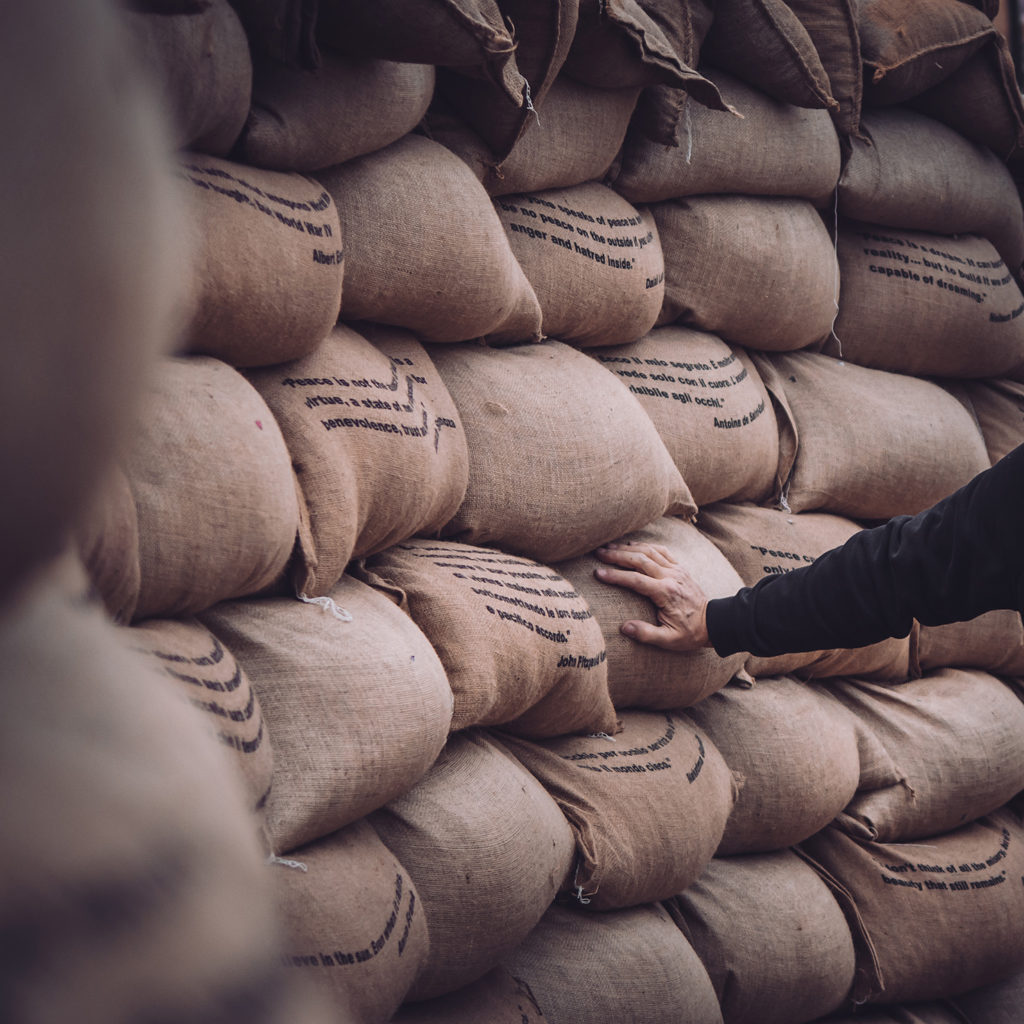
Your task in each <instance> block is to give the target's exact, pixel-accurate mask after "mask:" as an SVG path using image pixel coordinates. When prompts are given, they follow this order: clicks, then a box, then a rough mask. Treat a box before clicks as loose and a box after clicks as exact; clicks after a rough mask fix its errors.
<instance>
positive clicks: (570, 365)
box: [428, 341, 696, 563]
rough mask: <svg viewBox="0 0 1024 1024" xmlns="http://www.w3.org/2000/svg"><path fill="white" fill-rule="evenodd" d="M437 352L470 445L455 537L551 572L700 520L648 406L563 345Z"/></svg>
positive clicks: (451, 530)
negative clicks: (643, 533) (617, 543)
mask: <svg viewBox="0 0 1024 1024" xmlns="http://www.w3.org/2000/svg"><path fill="white" fill-rule="evenodd" d="M428 351H429V353H430V356H431V358H432V359H433V360H434V364H435V365H436V366H437V369H438V371H439V372H440V374H441V378H442V380H443V381H444V383H445V384H446V385H447V387H448V390H449V392H450V393H451V396H452V398H453V399H454V401H455V405H456V407H457V408H458V410H459V415H460V416H461V418H462V424H463V426H464V427H465V430H466V440H467V443H468V445H469V486H468V488H467V490H466V498H465V501H464V502H463V503H462V506H461V507H460V508H459V510H458V512H457V513H456V514H455V516H454V517H453V518H452V519H451V520H450V521H449V522H448V523H447V524H446V525H445V526H444V528H443V530H442V532H443V534H444V535H445V536H448V537H450V538H452V539H454V540H459V541H464V542H466V543H470V544H474V543H475V544H494V545H497V546H498V547H501V548H503V549H504V550H507V551H511V552H514V553H516V554H521V555H525V556H526V557H527V558H535V559H536V560H537V561H539V562H544V563H552V562H556V561H560V560H562V559H566V558H574V557H576V556H578V555H581V554H583V553H584V552H586V551H591V550H593V549H594V548H595V547H597V546H598V545H600V544H605V543H607V542H608V541H610V540H614V539H615V538H616V537H619V536H621V535H622V534H623V533H626V532H628V531H629V530H634V529H638V528H640V527H641V526H644V525H645V524H647V523H649V522H651V521H652V520H654V519H656V518H658V516H661V515H681V516H692V515H693V513H694V512H695V511H696V506H695V505H694V504H693V498H692V496H691V494H690V492H689V489H688V488H687V486H686V484H685V482H684V481H683V478H682V477H681V476H680V475H679V470H678V469H676V466H675V463H674V462H673V461H672V456H671V455H669V453H668V450H667V449H666V448H665V444H664V442H663V441H662V440H661V438H660V437H659V436H658V432H657V430H656V429H655V427H654V424H653V423H652V422H651V420H650V418H649V417H648V415H647V414H646V413H645V412H644V410H643V407H642V406H641V405H640V403H639V402H638V401H637V400H636V398H635V396H633V395H631V394H630V393H629V390H628V389H627V387H626V385H625V384H623V383H622V381H621V380H619V379H618V378H617V377H616V376H615V375H614V374H613V373H611V372H610V371H608V370H606V369H604V368H603V367H601V366H599V365H598V364H597V363H596V362H595V361H594V360H593V359H591V358H590V357H589V356H586V355H584V354H583V353H582V352H579V351H577V350H576V349H574V348H571V347H570V346H568V345H564V344H562V343H561V342H557V341H547V342H544V343H542V344H539V345H520V346H516V347H513V348H507V349H503V350H500V351H498V350H490V349H485V348H482V347H480V346H478V345H459V346H430V347H428Z"/></svg>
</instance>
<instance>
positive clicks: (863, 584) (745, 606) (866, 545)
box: [707, 445, 1024, 657]
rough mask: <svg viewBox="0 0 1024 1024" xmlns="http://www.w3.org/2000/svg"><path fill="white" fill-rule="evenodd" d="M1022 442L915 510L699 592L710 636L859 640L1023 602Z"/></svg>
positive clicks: (788, 643)
mask: <svg viewBox="0 0 1024 1024" xmlns="http://www.w3.org/2000/svg"><path fill="white" fill-rule="evenodd" d="M1022 511H1024V445H1022V446H1021V447H1019V448H1016V449H1014V451H1012V452H1011V453H1010V454H1009V455H1007V456H1006V457H1005V458H1003V459H1001V460H1000V461H999V462H998V463H996V465H995V466H993V467H992V468H991V469H989V470H986V471H985V472H983V473H980V474H979V475H978V476H976V477H975V478H974V479H973V480H972V481H971V482H970V483H968V484H966V485H965V486H964V487H962V488H961V489H960V490H958V491H956V492H955V493H954V494H952V495H950V496H949V497H948V498H945V499H943V500H942V501H940V502H939V503H938V504H937V505H934V506H933V507H932V508H930V509H927V510H926V511H924V512H921V513H920V514H918V515H916V516H899V517H897V518H895V519H892V520H890V521H889V522H888V523H886V524H885V525H883V526H878V527H876V528H874V529H871V530H862V531H861V532H860V533H858V534H855V535H854V536H853V537H851V538H850V539H849V540H848V541H847V542H846V543H845V544H843V545H842V546H841V547H838V548H834V549H833V550H832V551H827V552H826V553H825V554H824V555H822V556H821V557H820V558H819V559H817V560H816V561H815V562H814V563H812V564H811V565H808V566H805V567H804V568H801V569H795V570H793V571H792V572H789V573H786V574H785V575H783V576H768V577H765V578H764V579H762V580H760V581H759V582H758V583H757V584H756V585H755V586H753V587H747V588H744V589H743V590H741V591H740V592H739V593H738V594H736V596H735V597H730V598H721V599H718V600H712V601H709V602H708V609H707V624H708V633H709V636H710V638H711V643H712V646H713V647H714V648H715V650H716V651H717V652H718V653H719V654H721V655H726V654H732V653H735V652H736V651H749V652H750V653H751V654H755V655H758V656H759V657H767V656H770V655H775V654H785V653H791V652H796V651H814V650H828V649H831V648H836V647H839V648H846V647H863V646H865V645H866V644H870V643H875V642H876V641H878V640H882V639H884V638H886V637H891V636H906V635H907V634H908V633H909V632H910V629H911V627H912V626H913V623H914V619H917V620H919V621H920V622H922V623H925V624H926V625H932V626H934V625H940V624H942V623H946V622H956V621H963V620H966V619H972V618H974V617H975V616H976V615H980V614H981V613H982V612H986V611H990V610H992V609H993V608H1013V609H1017V610H1018V611H1019V610H1020V609H1021V608H1022V605H1024V601H1022V598H1024V593H1022V583H1024V529H1022V523H1021V513H1022Z"/></svg>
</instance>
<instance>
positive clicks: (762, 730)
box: [687, 677, 860, 857]
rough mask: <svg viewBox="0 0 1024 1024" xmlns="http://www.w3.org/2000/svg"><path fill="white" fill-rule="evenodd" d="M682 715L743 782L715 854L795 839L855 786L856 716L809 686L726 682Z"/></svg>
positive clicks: (820, 824)
mask: <svg viewBox="0 0 1024 1024" xmlns="http://www.w3.org/2000/svg"><path fill="white" fill-rule="evenodd" d="M687 714H688V715H689V717H690V718H692V719H693V721H694V722H696V724H697V727H698V728H699V729H700V730H701V731H702V732H703V733H704V734H705V735H706V736H708V738H709V739H710V740H711V742H712V743H714V745H715V746H716V747H717V748H718V750H719V752H720V753H721V755H722V757H723V758H725V762H726V764H728V766H729V768H730V769H731V770H732V771H733V772H734V773H735V774H736V775H737V776H739V777H740V778H741V779H742V780H743V785H742V787H741V788H740V791H739V795H738V796H737V797H736V806H735V807H733V809H732V813H731V814H730V815H729V820H728V822H727V823H726V826H725V834H724V835H723V836H722V841H721V843H720V844H719V846H718V849H717V851H716V856H719V857H723V856H728V855H731V854H737V853H766V852H768V851H771V850H782V849H785V848H786V847H787V846H792V845H793V844H794V843H799V842H801V841H802V840H804V839H806V838H807V837H808V836H812V835H814V833H815V832H817V831H819V830H820V829H823V828H824V827H825V826H826V825H827V824H828V823H829V822H830V821H831V820H832V819H833V818H834V817H835V816H836V815H837V814H839V813H840V812H841V811H842V810H843V808H844V807H846V805H847V804H848V803H849V802H850V800H851V799H852V797H853V795H854V793H856V791H857V786H858V784H859V782H860V748H859V746H858V736H857V720H856V719H855V718H854V717H853V716H852V715H850V714H849V713H847V712H846V710H845V709H844V708H842V707H839V706H838V705H837V704H836V703H835V702H834V701H832V700H830V699H829V697H828V696H827V695H825V694H824V693H823V692H822V691H821V690H820V689H818V688H816V687H814V686H812V685H808V684H807V683H802V682H799V681H798V680H796V679H791V678H787V677H779V678H774V679H772V678H767V679H762V680H759V681H758V683H757V685H756V686H753V687H740V686H727V687H725V689H723V690H719V691H718V693H715V694H712V695H711V696H710V697H708V698H707V700H703V701H701V702H700V703H699V704H697V705H696V706H695V707H692V708H690V709H689V710H688V711H687Z"/></svg>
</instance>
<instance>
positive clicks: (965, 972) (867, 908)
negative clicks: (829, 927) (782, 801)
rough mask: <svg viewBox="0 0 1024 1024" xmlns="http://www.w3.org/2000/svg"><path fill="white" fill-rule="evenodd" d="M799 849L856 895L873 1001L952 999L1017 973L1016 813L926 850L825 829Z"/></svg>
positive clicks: (1019, 848) (1020, 946) (1023, 918)
mask: <svg viewBox="0 0 1024 1024" xmlns="http://www.w3.org/2000/svg"><path fill="white" fill-rule="evenodd" d="M802 849H803V850H804V851H805V852H806V853H807V854H809V855H810V856H811V857H812V858H813V859H814V860H815V861H816V862H817V863H818V864H820V865H822V866H823V867H824V868H825V870H826V871H828V872H829V873H830V874H831V875H832V876H833V877H835V878H837V879H838V880H839V882H840V883H841V884H842V885H843V886H844V887H845V888H846V889H847V890H848V891H849V892H850V893H851V895H852V897H853V900H854V902H855V905H856V908H857V911H858V912H859V915H860V919H861V921H862V922H863V925H864V928H865V930H866V934H867V937H868V939H869V941H870V943H871V946H872V947H873V950H874V956H875V959H876V961H877V965H878V971H879V972H880V980H879V983H878V984H876V986H875V989H874V991H873V992H872V993H871V996H870V1001H871V1002H880V1003H903V1002H911V1001H913V1000H915V999H938V998H943V997H947V996H955V995H959V994H961V993H964V992H968V991H970V990H971V989H974V988H978V987H979V986H981V985H985V984H988V983H990V982H993V981H996V980H998V979H1000V978H1005V977H1007V976H1008V975H1010V974H1013V973H1014V972H1015V971H1019V970H1020V969H1021V967H1022V962H1024V953H1022V950H1024V886H1022V885H1021V884H1020V878H1021V877H1022V876H1024V829H1022V827H1021V824H1020V821H1019V819H1018V818H1017V816H1016V815H1015V814H1013V813H1011V812H1009V811H1002V812H999V813H997V814H993V815H990V816H988V817H986V818H982V819H981V820H980V821H977V822H975V823H974V824H971V825H965V826H963V827H962V828H959V829H957V830H956V831H955V832H948V833H946V834H945V835H941V836H936V837H934V838H932V839H929V840H928V842H927V843H872V842H868V841H860V840H857V839H854V838H852V837H851V836H848V835H845V834H844V833H843V832H841V831H839V830H838V829H836V828H827V829H824V830H823V831H822V832H819V833H818V835H817V836H815V837H813V838H812V839H809V840H807V841H806V842H805V843H803V844H802ZM858 952H859V953H861V954H862V955H863V953H864V952H865V951H862V950H859V951H858Z"/></svg>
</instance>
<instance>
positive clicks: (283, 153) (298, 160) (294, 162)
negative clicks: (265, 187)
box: [235, 53, 434, 171]
mask: <svg viewBox="0 0 1024 1024" xmlns="http://www.w3.org/2000/svg"><path fill="white" fill-rule="evenodd" d="M433 93H434V67H433V65H431V64H403V63H399V62H397V61H389V60H374V59H372V58H361V59H360V58H355V57H342V56H340V55H338V54H332V53H325V54H323V58H322V61H321V64H320V67H319V68H317V69H316V70H315V71H308V70H305V69H299V68H292V67H288V66H286V65H284V64H277V63H274V62H270V61H262V62H258V63H257V64H256V68H255V77H254V81H253V95H252V106H251V109H249V110H248V120H247V121H246V122H245V129H244V131H243V132H242V135H241V138H240V139H239V140H238V146H237V148H236V150H235V153H236V156H237V158H238V159H239V160H241V161H243V162H244V163H247V164H252V165H253V166H255V167H270V168H273V169H275V170H281V171H315V170H318V169H319V168H321V167H330V166H331V165H332V164H340V163H344V162H345V161H346V160H351V159H353V158H354V157H357V156H363V155H364V154H365V153H372V152H374V151H375V150H378V149H383V148H384V147H385V146H388V145H390V144H391V143H392V142H395V141H396V140H397V139H400V138H401V137H402V136H403V135H405V134H406V133H407V132H410V131H412V130H413V128H415V127H416V125H418V124H419V123H420V120H421V119H422V118H423V115H424V114H425V113H426V110H427V107H428V106H429V104H430V98H431V96H433Z"/></svg>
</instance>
